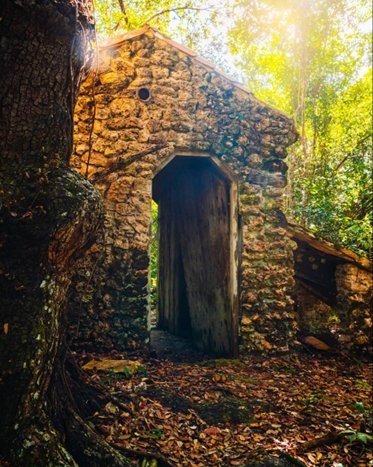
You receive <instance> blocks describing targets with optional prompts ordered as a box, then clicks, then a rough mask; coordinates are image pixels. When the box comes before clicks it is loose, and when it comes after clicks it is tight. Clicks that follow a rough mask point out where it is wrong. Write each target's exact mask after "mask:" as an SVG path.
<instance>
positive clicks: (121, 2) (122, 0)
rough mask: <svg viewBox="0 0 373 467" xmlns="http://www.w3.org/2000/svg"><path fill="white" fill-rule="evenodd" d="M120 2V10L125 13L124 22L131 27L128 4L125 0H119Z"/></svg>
mask: <svg viewBox="0 0 373 467" xmlns="http://www.w3.org/2000/svg"><path fill="white" fill-rule="evenodd" d="M118 3H119V7H120V11H121V12H122V13H123V16H124V22H125V23H126V26H127V28H128V29H129V27H130V21H129V19H128V15H127V11H126V5H125V4H124V0H118Z"/></svg>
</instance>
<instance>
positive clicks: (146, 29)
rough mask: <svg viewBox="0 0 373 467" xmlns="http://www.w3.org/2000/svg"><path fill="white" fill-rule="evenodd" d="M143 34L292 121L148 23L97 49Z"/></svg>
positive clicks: (105, 42) (192, 51)
mask: <svg viewBox="0 0 373 467" xmlns="http://www.w3.org/2000/svg"><path fill="white" fill-rule="evenodd" d="M144 35H150V36H153V37H155V38H156V39H158V40H161V41H163V42H164V43H166V44H168V45H169V46H170V47H172V48H174V49H176V50H178V51H179V52H182V53H184V54H185V55H187V56H189V57H191V58H192V59H193V61H194V62H196V63H198V64H199V65H202V66H203V67H204V68H206V69H207V70H209V71H212V72H213V73H215V74H216V75H218V76H220V77H222V78H223V79H225V80H226V81H228V82H229V83H230V84H231V85H232V86H234V87H235V88H237V89H239V90H241V91H243V92H244V93H245V94H247V95H248V96H250V98H251V99H253V100H255V101H257V102H258V103H259V104H261V105H262V106H265V107H268V108H269V109H270V110H271V111H272V112H273V113H275V114H278V115H279V116H282V117H285V118H287V119H288V120H291V121H292V119H291V117H289V115H287V114H286V113H285V112H282V111H281V110H279V109H277V108H276V107H273V106H272V105H270V104H268V103H267V102H264V101H262V100H261V99H258V98H257V97H255V95H254V94H253V93H252V92H251V91H250V90H249V89H248V88H247V87H246V86H245V85H243V84H242V83H240V82H239V81H236V80H235V79H233V78H232V77H230V76H229V75H227V74H226V73H224V72H223V71H221V70H219V69H217V68H216V67H215V65H214V64H213V63H212V62H210V61H208V60H206V59H205V58H203V57H201V56H200V55H198V54H197V53H196V52H195V51H194V50H192V49H190V48H188V47H185V46H184V45H182V44H180V43H179V42H176V41H174V40H172V39H170V38H169V37H167V36H164V35H163V34H161V33H160V32H159V31H158V29H156V28H153V27H152V26H149V25H148V24H146V25H145V26H143V27H142V28H140V29H136V30H135V31H129V32H127V33H125V34H120V35H117V36H115V37H110V38H108V39H105V40H104V41H103V42H101V43H100V44H99V45H98V48H99V50H105V49H110V48H116V47H120V46H121V45H122V44H124V43H125V42H126V41H129V40H131V39H134V38H136V37H141V36H144ZM295 134H296V135H297V133H295ZM297 139H298V136H296V139H294V141H296V140H297ZM294 141H293V142H294Z"/></svg>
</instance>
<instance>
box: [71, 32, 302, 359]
mask: <svg viewBox="0 0 373 467" xmlns="http://www.w3.org/2000/svg"><path fill="white" fill-rule="evenodd" d="M99 61H100V64H99V71H98V72H96V73H95V72H92V73H91V75H90V77H89V78H88V80H87V81H86V82H85V83H84V84H83V86H82V90H81V96H80V99H79V101H78V104H77V108H76V134H75V153H74V157H73V160H72V163H73V165H74V166H75V167H76V168H77V169H78V170H80V171H82V172H83V173H86V171H87V173H88V176H89V178H90V180H92V181H93V183H95V185H96V187H97V188H98V189H99V190H100V191H101V193H102V194H103V197H104V200H105V205H106V219H105V226H104V229H103V231H102V232H101V234H100V237H99V238H98V240H97V242H96V243H95V244H94V245H93V246H92V248H91V250H90V253H89V254H88V255H87V256H86V257H85V258H83V259H82V260H81V261H80V265H79V268H78V270H77V276H76V280H75V284H76V287H75V288H74V289H73V290H72V291H71V300H70V302H71V310H72V318H71V320H72V321H73V333H72V334H74V333H75V335H76V336H78V342H79V343H81V344H83V345H84V346H86V347H87V346H89V345H90V344H92V343H93V344H94V345H95V347H96V348H97V347H100V348H102V349H103V350H104V349H107V348H112V347H115V348H117V349H125V348H137V347H142V346H144V344H146V342H147V339H148V331H147V307H148V273H149V253H148V252H149V239H150V206H151V197H152V192H151V190H152V177H153V176H154V174H155V173H156V172H157V170H159V168H160V167H162V165H164V164H165V163H166V162H167V161H168V160H170V159H171V158H172V157H173V156H175V155H177V154H180V153H182V152H184V153H185V152H189V153H192V154H195V155H197V154H201V153H203V154H204V155H208V154H210V155H211V156H214V157H216V158H218V159H219V160H220V161H221V162H222V163H223V164H224V165H225V166H226V167H228V169H229V171H230V172H231V173H232V174H233V175H234V177H235V179H236V181H237V184H238V192H239V203H238V204H239V211H240V216H241V230H240V235H241V236H242V254H240V258H239V263H240V264H241V267H240V271H239V281H240V301H241V303H240V318H239V319H240V331H241V338H240V342H241V343H240V350H241V351H253V350H266V351H268V350H286V349H287V345H288V343H289V341H291V337H292V334H293V330H294V316H293V302H292V299H291V290H292V287H293V285H294V280H293V248H294V247H295V244H294V242H293V241H292V240H290V239H289V238H288V235H287V232H286V230H285V228H284V224H283V219H284V216H283V214H282V212H281V207H282V199H281V196H282V193H283V189H284V187H285V185H286V176H285V172H286V164H285V163H284V162H283V159H284V158H285V157H286V147H287V146H289V145H290V144H292V143H293V142H294V141H295V139H296V135H295V132H294V129H293V126H292V123H291V121H290V120H289V119H288V118H287V117H286V116H285V115H283V114H281V113H279V112H277V111H276V110H274V109H272V108H271V107H269V106H267V105H265V104H263V103H262V102H260V101H258V100H257V99H255V98H254V96H253V95H252V94H250V93H248V92H245V91H244V90H242V89H241V88H239V87H236V86H235V85H234V84H233V83H232V82H230V81H229V80H227V79H226V78H224V77H223V76H221V75H219V74H218V73H216V72H215V71H214V70H213V69H211V68H209V67H208V66H204V64H203V63H202V62H199V61H196V60H195V59H194V58H193V57H192V56H191V55H190V54H188V53H184V52H183V51H181V50H178V49H176V48H175V47H172V45H170V43H169V42H167V41H164V40H162V39H160V38H157V37H155V36H154V34H153V33H152V31H150V30H149V32H147V33H146V34H143V35H142V36H140V37H134V38H132V39H129V40H126V41H124V42H123V43H122V44H120V45H118V46H111V47H109V48H106V49H102V50H101V51H100V58H99ZM141 88H146V89H147V90H149V91H150V99H149V100H146V101H144V100H141V98H139V96H138V91H139V89H141ZM93 94H94V95H95V99H94V100H93V98H92V96H93ZM92 124H93V130H92ZM90 140H91V143H92V150H91V151H89V142H90ZM88 161H89V165H88V168H87V162H88Z"/></svg>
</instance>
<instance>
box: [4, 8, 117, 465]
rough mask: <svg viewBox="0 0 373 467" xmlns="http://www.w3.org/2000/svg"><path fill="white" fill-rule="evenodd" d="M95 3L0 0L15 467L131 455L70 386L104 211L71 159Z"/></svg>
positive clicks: (7, 391)
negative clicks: (76, 282) (78, 292)
mask: <svg viewBox="0 0 373 467" xmlns="http://www.w3.org/2000/svg"><path fill="white" fill-rule="evenodd" d="M88 8H89V0H81V1H78V0H13V1H12V0H1V1H0V70H1V73H0V102H1V114H0V155H1V167H0V196H1V204H0V355H1V359H0V414H1V417H0V440H1V441H0V446H1V448H0V449H1V453H2V454H3V456H5V457H6V458H7V459H9V460H10V461H11V462H12V463H14V464H15V465H17V466H23V465H25V466H27V465H29V466H39V465H40V466H43V467H45V466H54V467H55V466H59V465H65V466H66V465H68V466H71V465H77V462H78V463H79V465H123V464H124V460H123V459H122V458H121V456H119V455H117V454H116V453H115V452H111V451H110V448H108V452H106V451H105V448H103V449H102V450H101V454H100V455H99V456H97V455H96V454H97V451H98V449H97V447H96V448H95V445H96V444H97V443H99V440H97V439H96V437H95V435H94V433H91V432H92V430H90V429H88V428H87V426H85V427H84V422H83V420H82V419H81V417H80V414H79V413H78V412H76V411H75V408H74V401H73V400H72V399H73V398H72V397H70V396H69V392H68V388H67V387H64V385H65V386H66V374H65V367H64V361H65V349H64V345H63V341H64V328H65V320H64V316H65V304H66V295H67V288H68V286H69V283H70V271H71V269H72V265H73V263H74V260H75V258H76V256H77V255H78V254H79V253H80V252H81V251H82V250H83V249H84V247H85V246H86V245H87V244H88V243H89V242H90V240H91V238H92V234H93V233H94V232H95V229H96V228H97V226H98V225H99V222H100V218H101V211H102V208H101V203H100V197H99V195H98V193H97V192H96V191H95V189H94V188H93V187H92V185H90V183H88V182H87V181H86V180H85V179H83V178H82V177H81V176H80V175H78V174H77V173H75V172H73V171H72V170H70V169H69V167H68V159H69V157H70V152H71V146H72V127H73V109H74V104H75V98H76V94H77V91H78V88H79V83H80V79H81V77H82V71H83V68H84V65H85V64H86V61H87V59H89V51H90V47H89V38H90V34H91V31H92V21H91V20H90V17H89V11H88ZM62 398H63V400H62ZM62 415H64V416H62ZM56 418H59V420H60V425H59V426H57V425H58V424H56ZM74 429H75V431H76V433H78V435H77V438H76V442H75V445H76V448H74V439H73V438H74ZM79 435H80V437H79ZM84 446H85V447H86V448H87V449H86V450H84ZM106 447H107V446H106ZM108 453H109V454H108ZM100 456H101V457H100ZM105 456H107V457H105ZM97 459H98V460H97ZM108 459H109V460H108Z"/></svg>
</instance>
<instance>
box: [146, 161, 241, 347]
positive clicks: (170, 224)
mask: <svg viewBox="0 0 373 467" xmlns="http://www.w3.org/2000/svg"><path fill="white" fill-rule="evenodd" d="M232 199H233V197H232V181H231V180H230V178H229V177H228V176H227V174H226V173H225V172H223V171H222V170H221V169H220V168H219V167H218V166H217V165H216V164H215V163H214V162H213V161H212V160H211V159H210V158H208V157H197V156H177V157H175V158H174V159H172V161H171V162H169V163H168V164H167V165H166V166H165V167H164V168H163V169H162V170H161V171H160V172H159V173H158V174H157V175H156V176H155V177H154V179H153V200H154V201H155V202H156V203H157V205H158V209H159V211H158V230H159V231H158V238H159V242H158V276H157V314H158V328H160V329H163V330H165V331H168V332H170V333H172V334H174V335H176V336H180V337H184V338H187V339H189V340H190V341H192V343H193V344H194V346H195V347H197V348H198V349H199V350H201V351H203V352H208V353H213V354H216V355H234V354H235V353H236V339H237V329H236V328H237V324H236V323H237V316H236V315H237V310H236V309H235V302H236V299H235V297H236V296H237V291H236V290H235V288H236V284H237V280H236V279H237V278H236V277H235V275H236V271H235V267H234V260H233V254H234V252H233V249H234V235H233V232H234V225H233V224H234V214H233V208H234V207H233V206H232Z"/></svg>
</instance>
